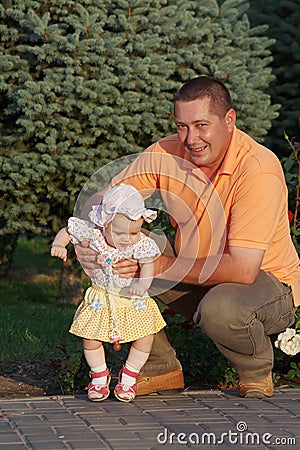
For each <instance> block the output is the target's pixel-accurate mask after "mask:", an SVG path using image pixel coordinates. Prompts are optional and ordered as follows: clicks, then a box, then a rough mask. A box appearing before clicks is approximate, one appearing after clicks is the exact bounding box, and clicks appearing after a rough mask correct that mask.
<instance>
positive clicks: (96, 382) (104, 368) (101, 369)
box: [91, 363, 107, 386]
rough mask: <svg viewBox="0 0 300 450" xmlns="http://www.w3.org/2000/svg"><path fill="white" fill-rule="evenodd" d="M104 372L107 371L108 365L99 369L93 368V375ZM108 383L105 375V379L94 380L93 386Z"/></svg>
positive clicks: (103, 365)
mask: <svg viewBox="0 0 300 450" xmlns="http://www.w3.org/2000/svg"><path fill="white" fill-rule="evenodd" d="M104 370H106V363H104V364H102V365H101V366H98V367H91V372H92V373H98V372H103V371H104ZM106 383H107V375H105V376H104V377H97V378H92V384H94V385H95V386H97V385H99V384H101V385H105V384H106Z"/></svg>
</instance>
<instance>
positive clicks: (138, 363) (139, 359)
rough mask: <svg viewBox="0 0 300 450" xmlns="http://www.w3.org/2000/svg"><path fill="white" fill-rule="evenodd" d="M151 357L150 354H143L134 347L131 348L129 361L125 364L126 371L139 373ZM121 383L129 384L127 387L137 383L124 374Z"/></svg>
mask: <svg viewBox="0 0 300 450" xmlns="http://www.w3.org/2000/svg"><path fill="white" fill-rule="evenodd" d="M148 357H149V352H147V353H146V352H141V351H140V350H137V349H136V348H135V347H134V346H133V345H132V346H131V347H130V350H129V354H128V357H127V361H126V363H125V367H126V369H128V370H130V371H131V372H134V373H137V374H138V373H139V372H140V370H141V368H142V367H143V365H144V364H145V362H146V361H147V359H148ZM121 383H123V384H127V386H133V385H134V384H135V383H136V378H135V377H131V376H130V375H127V374H126V373H124V372H123V373H122V378H121Z"/></svg>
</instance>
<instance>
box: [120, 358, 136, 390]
mask: <svg viewBox="0 0 300 450" xmlns="http://www.w3.org/2000/svg"><path fill="white" fill-rule="evenodd" d="M125 367H126V369H128V370H130V371H131V372H134V373H139V370H136V369H135V368H134V367H132V366H131V365H130V364H128V363H127V362H126V363H125ZM121 383H122V384H127V386H133V385H134V384H135V383H136V378H134V377H131V376H130V375H127V374H126V373H124V372H123V373H122V378H121Z"/></svg>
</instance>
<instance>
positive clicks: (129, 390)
mask: <svg viewBox="0 0 300 450" xmlns="http://www.w3.org/2000/svg"><path fill="white" fill-rule="evenodd" d="M122 373H125V374H126V375H129V376H130V377H133V378H135V379H136V378H137V377H138V376H139V374H138V373H136V372H131V370H128V369H126V367H125V366H123V367H122V369H121V370H120V373H119V381H118V384H117V385H116V387H115V390H114V394H115V397H116V398H117V399H118V400H120V401H121V402H126V403H129V402H131V401H132V400H133V399H134V398H135V394H136V391H137V384H136V383H134V384H133V385H132V386H128V384H123V383H121V378H122Z"/></svg>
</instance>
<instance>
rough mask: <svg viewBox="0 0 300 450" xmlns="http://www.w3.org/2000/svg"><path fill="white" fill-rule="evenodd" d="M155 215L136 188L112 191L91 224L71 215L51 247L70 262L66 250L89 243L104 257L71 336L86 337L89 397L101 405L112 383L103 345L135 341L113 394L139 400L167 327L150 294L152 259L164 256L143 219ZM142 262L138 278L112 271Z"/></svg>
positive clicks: (54, 253)
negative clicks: (157, 336) (126, 262)
mask: <svg viewBox="0 0 300 450" xmlns="http://www.w3.org/2000/svg"><path fill="white" fill-rule="evenodd" d="M156 215H157V214H156V212H155V211H152V210H150V209H146V208H145V204H144V200H143V197H142V196H141V194H140V193H139V192H138V191H137V190H136V189H135V188H134V187H133V186H131V185H126V184H121V185H120V186H116V187H114V188H112V189H110V190H109V191H108V192H107V193H106V194H105V195H104V197H103V201H102V204H101V205H96V206H93V207H92V211H91V212H90V214H89V219H90V221H86V220H82V219H78V218H76V217H71V218H70V219H69V220H68V227H67V228H63V229H61V230H60V231H59V232H58V233H57V235H56V237H55V239H54V241H53V244H52V248H51V256H57V257H58V258H61V259H62V260H64V261H66V259H67V250H66V248H65V247H66V246H67V245H68V244H69V242H70V241H71V242H72V243H73V244H77V243H79V242H81V241H83V240H88V241H89V245H90V247H91V248H93V249H94V250H96V251H97V252H98V253H99V255H98V257H97V262H98V263H99V269H97V270H96V271H95V274H94V277H93V278H91V281H92V286H91V287H89V288H88V289H87V291H86V293H85V297H84V300H83V301H82V303H81V304H80V305H79V307H78V309H77V311H76V313H75V316H74V320H73V323H72V325H71V328H70V332H71V333H73V334H75V335H77V336H80V337H82V338H83V347H84V355H85V358H86V361H87V363H88V365H89V366H90V369H91V372H90V375H91V382H90V383H89V385H88V398H89V399H90V400H93V401H102V400H105V399H106V398H107V397H108V396H109V393H110V391H109V383H110V380H111V377H110V373H109V370H108V368H107V366H106V362H105V353H104V348H103V345H102V341H104V342H111V343H114V348H115V350H119V349H120V344H119V343H122V342H131V341H133V342H132V345H131V347H130V351H129V353H128V357H127V360H126V362H125V365H124V366H123V367H122V369H121V371H120V373H119V380H118V383H117V385H116V387H115V389H114V395H115V396H116V398H117V399H119V400H121V401H123V402H130V401H132V400H133V399H134V397H135V394H136V391H137V384H136V378H137V377H138V375H139V372H140V370H141V368H142V367H143V365H144V364H145V362H146V361H147V359H148V357H149V353H150V350H151V346H152V342H153V335H154V333H157V332H158V331H160V330H161V329H162V328H163V327H164V326H165V325H166V324H165V322H164V320H163V318H162V316H161V314H160V312H159V309H158V307H157V305H156V303H155V301H154V300H153V299H152V298H150V297H149V295H148V294H147V289H149V287H150V285H151V283H152V280H153V259H154V258H155V257H156V256H157V255H159V254H160V251H159V248H158V246H157V245H156V243H155V242H154V241H153V240H152V239H150V238H149V237H146V236H145V235H144V234H143V233H142V232H141V227H142V224H143V220H145V221H147V222H151V221H152V220H154V219H155V218H156ZM128 258H134V259H137V260H138V261H139V266H140V277H139V279H129V278H121V277H120V276H119V275H118V274H117V273H114V272H113V270H112V265H113V264H114V263H115V262H117V261H118V260H120V259H128Z"/></svg>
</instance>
